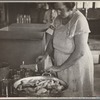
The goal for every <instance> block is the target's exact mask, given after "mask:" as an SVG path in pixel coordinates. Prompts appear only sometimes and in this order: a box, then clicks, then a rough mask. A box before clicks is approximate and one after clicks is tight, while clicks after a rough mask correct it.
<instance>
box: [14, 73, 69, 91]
mask: <svg viewBox="0 0 100 100" xmlns="http://www.w3.org/2000/svg"><path fill="white" fill-rule="evenodd" d="M45 75H46V76H45ZM41 79H53V80H58V81H59V82H60V83H61V84H62V85H63V86H64V87H65V88H64V89H67V87H68V85H67V83H66V82H64V81H62V80H60V79H58V78H56V77H53V76H51V75H47V73H44V74H43V75H42V76H33V77H26V78H22V79H19V80H17V81H16V82H15V83H14V88H17V87H18V85H19V84H21V82H22V81H23V83H24V84H27V83H28V82H29V81H30V80H32V81H34V80H41Z"/></svg>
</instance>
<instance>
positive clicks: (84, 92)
mask: <svg viewBox="0 0 100 100" xmlns="http://www.w3.org/2000/svg"><path fill="white" fill-rule="evenodd" d="M80 16H81V17H80ZM57 21H58V23H57V24H58V27H57V28H56V30H55V33H54V39H53V46H54V61H55V65H61V64H62V63H64V62H65V61H66V60H67V59H68V57H69V56H70V54H71V53H72V52H73V50H74V48H75V45H74V39H73V37H74V36H75V35H78V34H81V33H82V34H84V33H89V32H90V30H89V27H88V23H87V21H86V19H85V17H84V16H83V15H82V14H81V13H80V12H79V11H76V13H75V15H74V16H73V18H72V19H71V21H69V23H68V24H66V25H62V24H61V21H60V20H57ZM86 45H87V46H86V52H85V55H84V56H83V57H81V58H80V59H79V60H78V61H77V62H76V63H75V64H74V65H73V66H71V67H70V68H68V69H65V70H63V71H61V72H58V73H57V74H58V78H59V79H62V80H63V81H65V82H67V84H68V85H69V86H68V89H67V90H66V91H65V92H64V95H63V96H65V97H74V96H75V97H76V96H77V97H80V96H84V97H87V96H90V97H91V96H93V91H94V87H93V86H94V84H93V83H94V79H93V78H94V76H93V75H94V66H93V59H92V54H91V52H90V49H89V46H88V44H86Z"/></svg>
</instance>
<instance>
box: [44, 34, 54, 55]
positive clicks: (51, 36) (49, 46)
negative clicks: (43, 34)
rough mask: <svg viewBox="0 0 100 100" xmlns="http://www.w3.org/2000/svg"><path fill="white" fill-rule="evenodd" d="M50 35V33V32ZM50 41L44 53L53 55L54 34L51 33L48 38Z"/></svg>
mask: <svg viewBox="0 0 100 100" xmlns="http://www.w3.org/2000/svg"><path fill="white" fill-rule="evenodd" d="M48 35H49V34H48ZM48 39H49V40H48V41H49V42H48V44H47V48H46V50H45V52H44V55H45V56H47V55H51V53H52V52H53V35H49V38H48Z"/></svg>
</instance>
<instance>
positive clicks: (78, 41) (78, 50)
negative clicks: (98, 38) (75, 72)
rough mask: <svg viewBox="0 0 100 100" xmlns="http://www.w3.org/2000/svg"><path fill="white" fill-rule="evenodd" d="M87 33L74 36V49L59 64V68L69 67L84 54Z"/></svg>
mask: <svg viewBox="0 0 100 100" xmlns="http://www.w3.org/2000/svg"><path fill="white" fill-rule="evenodd" d="M87 40H88V34H87V33H86V34H78V35H75V36H74V42H75V49H74V51H73V53H72V54H71V55H70V57H69V58H68V59H67V60H66V61H65V62H64V63H63V64H62V65H61V67H60V70H64V69H66V68H69V67H71V66H72V65H73V64H75V63H76V62H77V61H78V60H79V59H81V57H82V56H84V54H85V49H86V46H87Z"/></svg>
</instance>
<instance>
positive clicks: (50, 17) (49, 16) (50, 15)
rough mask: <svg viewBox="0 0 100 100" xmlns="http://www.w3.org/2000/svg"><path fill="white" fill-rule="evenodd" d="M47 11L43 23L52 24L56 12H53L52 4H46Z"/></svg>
mask: <svg viewBox="0 0 100 100" xmlns="http://www.w3.org/2000/svg"><path fill="white" fill-rule="evenodd" d="M48 6H49V9H48V10H47V11H46V12H45V14H44V20H43V23H50V24H51V23H53V21H54V20H55V18H56V17H57V11H56V10H54V4H53V3H48Z"/></svg>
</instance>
